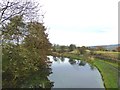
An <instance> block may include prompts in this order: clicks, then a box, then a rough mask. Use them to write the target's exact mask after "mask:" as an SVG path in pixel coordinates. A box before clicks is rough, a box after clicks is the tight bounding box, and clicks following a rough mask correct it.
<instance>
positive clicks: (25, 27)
mask: <svg viewBox="0 0 120 90" xmlns="http://www.w3.org/2000/svg"><path fill="white" fill-rule="evenodd" d="M45 30H46V28H45V26H43V24H41V23H38V22H30V23H24V21H23V20H22V17H21V16H15V17H13V18H11V19H10V23H8V24H7V25H6V27H5V28H4V29H3V35H2V38H3V56H2V57H3V58H2V60H3V62H2V63H3V65H2V69H3V72H2V74H3V88H6V87H7V88H20V87H22V84H23V82H25V81H26V80H27V78H29V76H30V75H31V74H33V73H35V72H37V71H39V72H41V70H44V73H40V75H42V74H44V75H42V76H43V77H44V78H43V79H44V80H45V81H46V82H48V83H50V81H49V80H48V79H47V76H48V75H49V74H50V73H51V69H50V68H49V65H48V64H47V60H48V59H47V54H48V52H49V51H50V48H51V44H50V42H49V40H48V38H47V36H48V35H47V34H46V33H45ZM40 80H41V82H39V83H38V85H41V83H43V82H45V81H44V80H42V79H40ZM33 81H34V80H33ZM48 83H46V84H45V85H44V86H45V87H51V86H52V85H51V84H50V85H51V86H50V85H49V84H48ZM47 85H48V86H47ZM33 87H34V85H33Z"/></svg>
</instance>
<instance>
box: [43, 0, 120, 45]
mask: <svg viewBox="0 0 120 90" xmlns="http://www.w3.org/2000/svg"><path fill="white" fill-rule="evenodd" d="M118 1H119V0H43V4H44V7H43V8H44V10H45V11H46V14H45V19H44V22H45V25H47V26H48V27H50V30H49V37H50V41H51V42H52V43H58V44H70V43H74V44H77V45H99V44H112V43H113V44H114V43H117V42H118V33H117V31H118Z"/></svg>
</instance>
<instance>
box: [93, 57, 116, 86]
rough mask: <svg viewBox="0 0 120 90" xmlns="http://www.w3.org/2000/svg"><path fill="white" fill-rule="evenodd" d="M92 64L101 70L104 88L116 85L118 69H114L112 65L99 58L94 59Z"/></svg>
mask: <svg viewBox="0 0 120 90" xmlns="http://www.w3.org/2000/svg"><path fill="white" fill-rule="evenodd" d="M94 65H95V66H96V67H97V68H98V69H99V71H100V72H101V74H102V76H103V80H104V83H105V87H106V88H117V87H118V70H117V69H115V68H114V67H113V66H112V65H110V64H108V63H106V62H104V61H102V60H99V59H95V60H94Z"/></svg>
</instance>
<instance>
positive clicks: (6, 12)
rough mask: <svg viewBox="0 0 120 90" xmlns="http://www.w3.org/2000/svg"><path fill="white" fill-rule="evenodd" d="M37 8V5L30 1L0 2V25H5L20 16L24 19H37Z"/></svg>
mask: <svg viewBox="0 0 120 90" xmlns="http://www.w3.org/2000/svg"><path fill="white" fill-rule="evenodd" d="M38 7H39V4H38V3H35V2H32V1H31V0H2V1H0V24H4V23H6V22H7V21H8V20H10V18H12V17H14V16H16V15H21V16H23V17H24V18H25V19H35V17H36V18H38V17H37V16H38V11H40V10H39V9H38ZM41 16H42V15H41Z"/></svg>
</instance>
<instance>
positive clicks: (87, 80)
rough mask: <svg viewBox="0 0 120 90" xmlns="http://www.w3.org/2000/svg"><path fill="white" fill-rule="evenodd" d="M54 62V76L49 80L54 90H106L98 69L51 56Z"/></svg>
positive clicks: (83, 63) (80, 62)
mask: <svg viewBox="0 0 120 90" xmlns="http://www.w3.org/2000/svg"><path fill="white" fill-rule="evenodd" d="M49 58H50V61H52V65H51V68H52V72H53V73H52V74H50V75H49V77H48V78H49V79H50V80H51V81H53V82H54V86H53V88H104V85H103V80H102V77H101V74H100V72H99V71H98V69H97V68H96V67H93V66H92V65H90V64H88V63H86V62H84V61H80V60H72V59H69V58H62V57H61V58H58V57H52V56H49Z"/></svg>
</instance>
